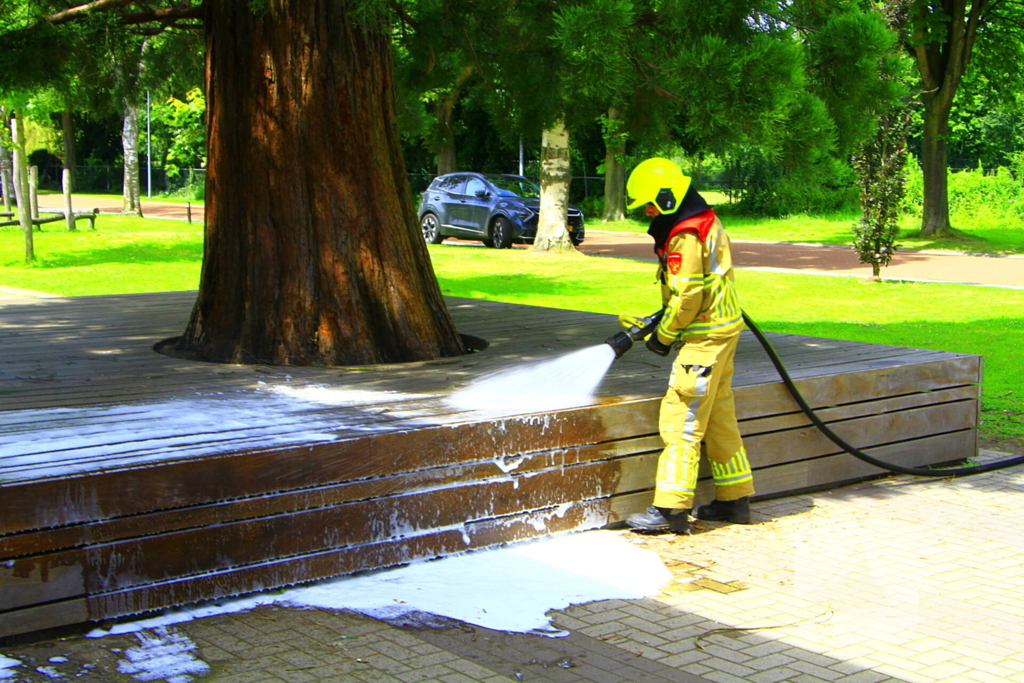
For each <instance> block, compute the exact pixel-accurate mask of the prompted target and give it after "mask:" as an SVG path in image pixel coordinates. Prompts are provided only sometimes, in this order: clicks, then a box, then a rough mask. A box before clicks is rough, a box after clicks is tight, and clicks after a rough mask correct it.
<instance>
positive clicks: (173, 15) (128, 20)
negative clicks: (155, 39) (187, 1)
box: [121, 5, 203, 24]
mask: <svg viewBox="0 0 1024 683" xmlns="http://www.w3.org/2000/svg"><path fill="white" fill-rule="evenodd" d="M202 18H203V7H202V5H196V6H194V7H166V8H164V9H154V10H149V11H146V12H134V13H132V14H125V15H124V16H122V17H121V23H123V24H148V23H149V22H151V21H159V22H160V23H161V24H172V23H174V22H176V21H180V20H182V19H202Z"/></svg>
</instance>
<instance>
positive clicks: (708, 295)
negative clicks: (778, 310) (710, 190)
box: [657, 209, 743, 344]
mask: <svg viewBox="0 0 1024 683" xmlns="http://www.w3.org/2000/svg"><path fill="white" fill-rule="evenodd" d="M658 256H659V262H660V263H659V267H658V280H659V281H660V282H661V296H662V303H663V304H664V305H665V308H666V310H665V315H664V316H663V317H662V319H661V322H660V323H659V324H658V330H657V332H658V337H659V339H660V340H661V341H662V343H665V344H672V343H673V342H675V341H678V340H680V339H682V340H683V341H685V342H687V343H691V342H699V341H701V340H705V339H707V340H713V339H722V338H728V337H732V336H735V335H737V334H739V333H740V331H741V330H742V329H743V313H742V311H741V310H740V305H739V301H738V299H737V297H736V286H735V279H734V277H733V269H732V249H731V246H730V243H729V236H728V235H727V234H725V229H724V228H723V227H722V222H721V221H720V220H718V217H717V216H716V215H715V212H714V210H713V209H708V210H706V211H704V212H702V213H699V214H697V215H695V216H692V217H690V218H687V219H685V220H683V221H681V222H680V223H679V224H677V225H676V226H675V227H674V228H673V229H672V231H671V232H670V233H669V237H668V239H667V240H666V242H665V247H664V249H662V250H660V251H659V252H658Z"/></svg>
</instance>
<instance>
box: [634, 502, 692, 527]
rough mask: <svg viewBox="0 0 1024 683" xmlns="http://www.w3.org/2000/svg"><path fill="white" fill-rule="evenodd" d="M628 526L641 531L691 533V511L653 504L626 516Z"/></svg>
mask: <svg viewBox="0 0 1024 683" xmlns="http://www.w3.org/2000/svg"><path fill="white" fill-rule="evenodd" d="M626 526H628V527H631V528H633V529H640V530H641V531H671V532H672V533H674V534H688V533H690V511H689V510H673V509H671V508H657V507H654V506H653V505H652V506H651V507H649V508H647V510H646V511H644V512H637V513H635V514H632V515H630V516H629V517H627V518H626Z"/></svg>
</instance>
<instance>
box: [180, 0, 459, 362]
mask: <svg viewBox="0 0 1024 683" xmlns="http://www.w3.org/2000/svg"><path fill="white" fill-rule="evenodd" d="M250 5H251V3H245V2H207V3H206V4H205V26H206V38H207V45H206V96H207V106H208V109H207V112H208V117H209V118H208V121H209V126H208V149H209V165H208V172H207V180H206V183H207V192H206V243H205V255H204V259H203V270H202V276H201V281H200V286H199V297H198V300H197V301H196V305H195V307H194V309H193V311H192V318H191V320H190V321H189V324H188V327H187V329H186V330H185V333H184V334H183V335H182V337H181V338H179V340H178V342H177V344H176V346H175V349H176V351H178V352H179V353H184V354H186V355H188V356H189V357H196V358H202V359H206V360H211V361H219V362H231V363H272V364H286V365H348V364H366V363H382V362H402V361H418V360H428V359H432V358H437V357H439V356H451V355H457V354H460V353H462V352H463V351H464V349H463V346H462V342H461V340H460V338H459V335H458V334H457V333H456V331H455V329H454V326H453V324H452V321H451V318H450V317H449V316H448V312H447V310H446V308H445V305H444V300H443V298H442V296H441V292H440V288H439V287H438V285H437V281H436V279H435V277H434V274H433V270H432V268H431V265H430V258H429V255H428V253H427V249H426V243H425V242H424V241H423V234H422V233H421V231H420V229H419V227H418V225H417V222H416V215H415V211H414V207H413V204H412V196H411V192H410V190H409V181H408V177H407V176H406V171H405V165H404V162H403V161H402V152H401V148H400V145H399V136H398V130H397V123H396V118H395V104H394V90H393V87H394V86H393V78H392V66H391V44H390V40H389V37H388V35H387V33H386V31H381V32H379V33H378V32H372V31H370V30H368V29H366V28H365V27H364V26H362V25H361V24H360V23H359V22H358V20H357V19H355V18H353V17H352V16H351V15H350V13H349V11H348V6H347V3H346V2H343V1H339V0H275V1H274V2H270V3H266V4H265V5H263V6H261V8H259V9H256V10H253V9H250Z"/></svg>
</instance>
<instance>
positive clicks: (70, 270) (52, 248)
mask: <svg viewBox="0 0 1024 683" xmlns="http://www.w3.org/2000/svg"><path fill="white" fill-rule="evenodd" d="M78 226H79V227H78V230H77V231H76V232H67V231H66V230H65V229H64V228H63V224H62V223H48V224H44V225H43V226H42V227H43V231H42V232H38V231H37V232H35V233H34V234H33V243H34V251H35V254H36V263H35V264H33V265H31V266H26V265H25V238H24V235H23V233H22V232H21V229H20V228H18V227H16V226H15V227H8V228H0V285H6V286H8V287H18V288H20V289H31V290H35V291H40V292H47V293H50V294H62V295H65V296H87V295H93V294H129V293H133V292H169V291H175V290H186V289H196V288H198V287H199V269H200V265H201V261H202V258H203V226H202V224H201V223H195V224H193V225H189V224H188V223H185V222H183V221H168V220H159V219H155V218H123V217H121V216H111V215H107V214H104V215H102V216H100V217H99V218H98V219H97V220H96V230H95V231H92V230H89V228H88V223H85V222H82V221H79V223H78Z"/></svg>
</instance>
